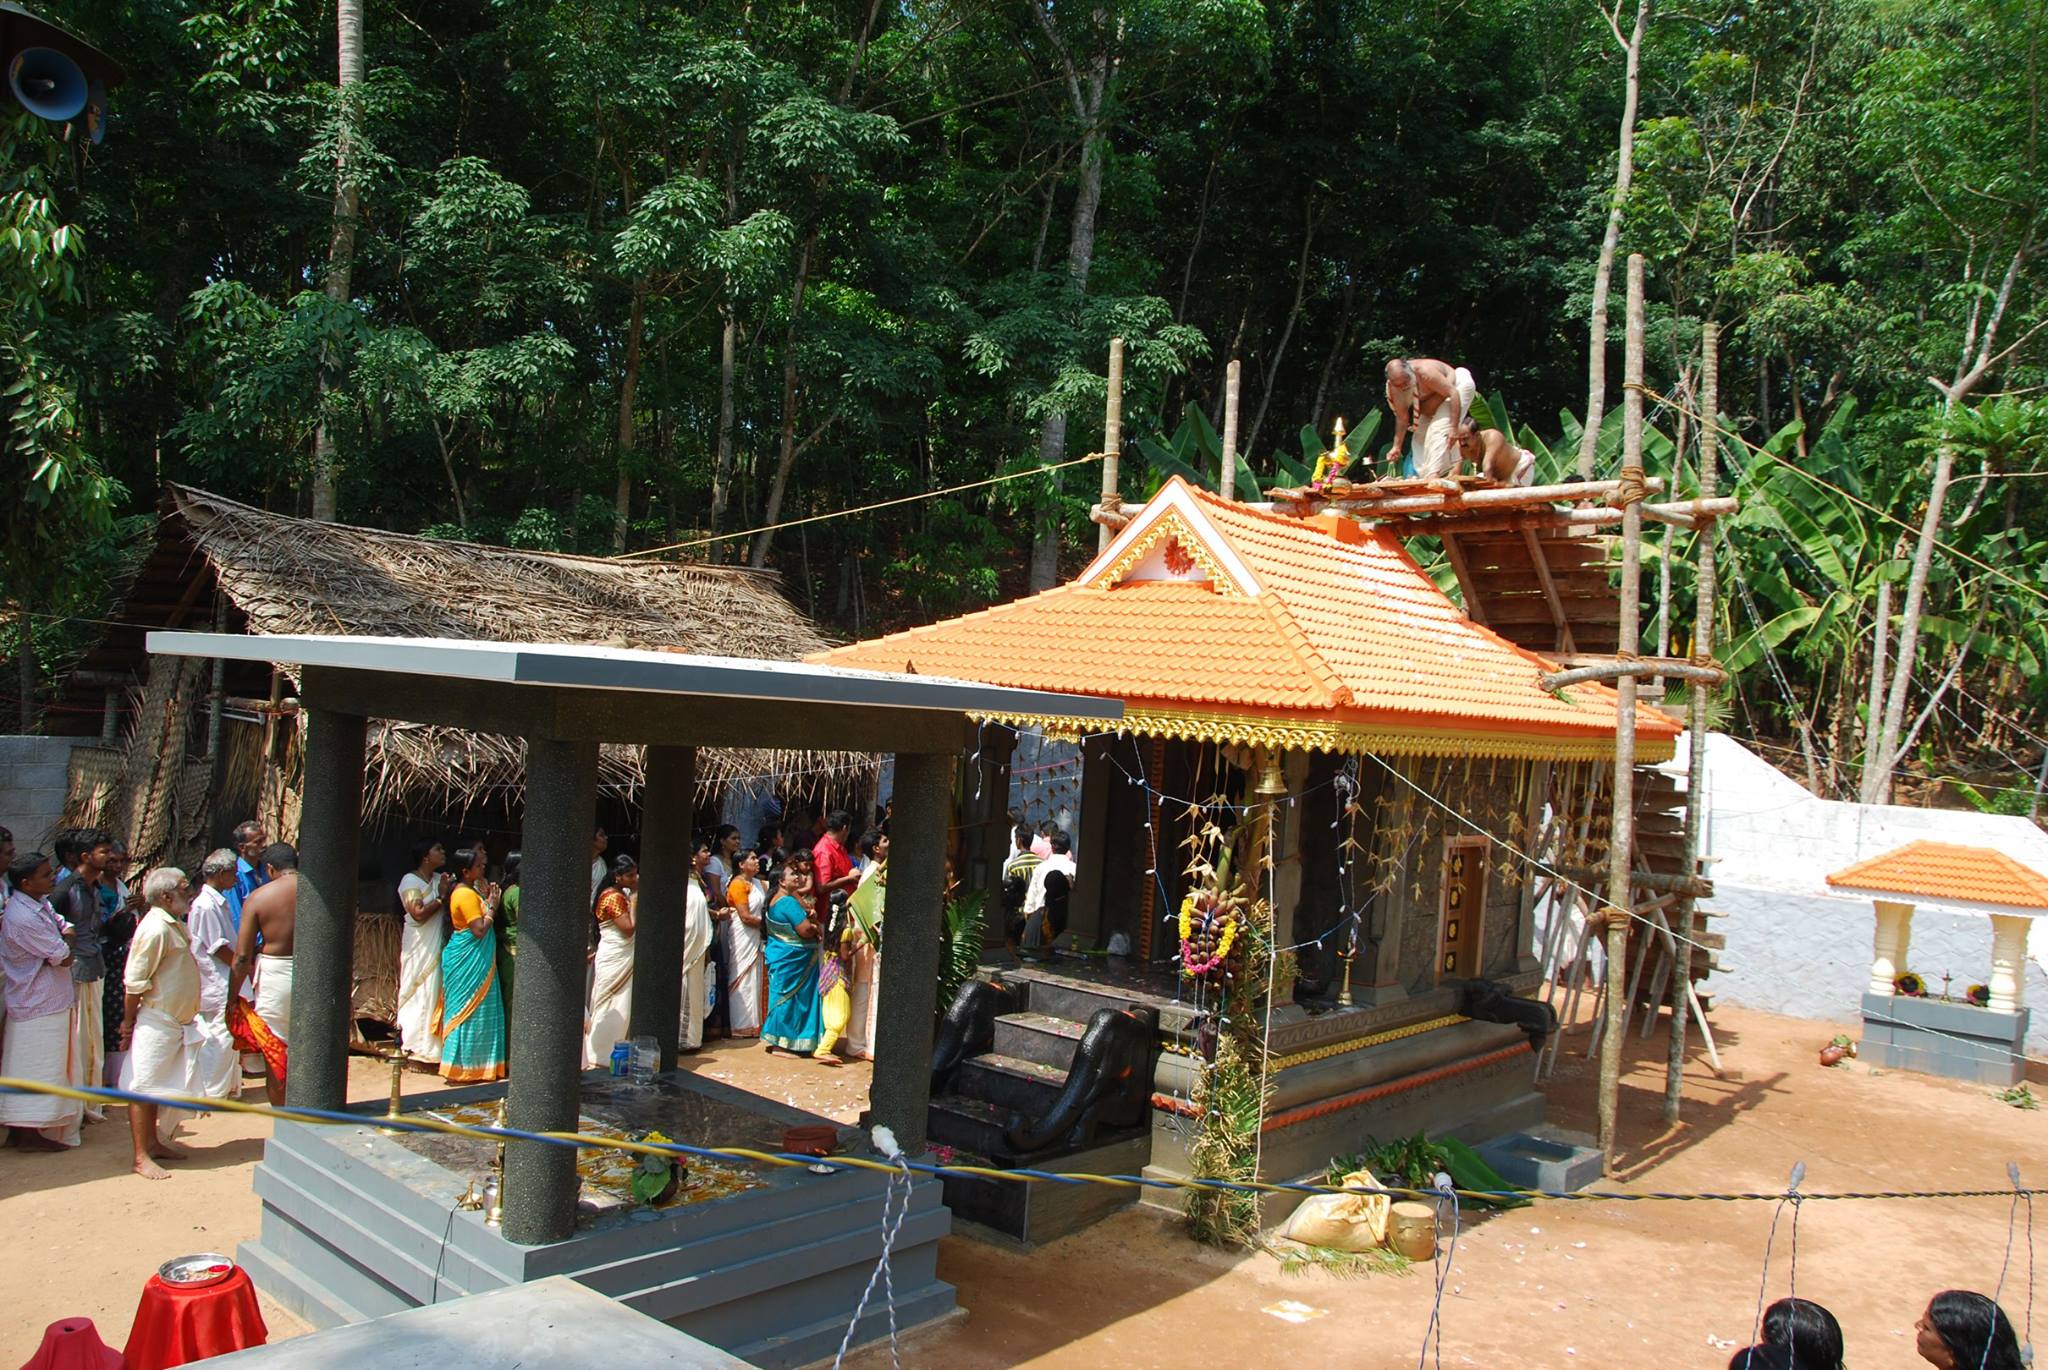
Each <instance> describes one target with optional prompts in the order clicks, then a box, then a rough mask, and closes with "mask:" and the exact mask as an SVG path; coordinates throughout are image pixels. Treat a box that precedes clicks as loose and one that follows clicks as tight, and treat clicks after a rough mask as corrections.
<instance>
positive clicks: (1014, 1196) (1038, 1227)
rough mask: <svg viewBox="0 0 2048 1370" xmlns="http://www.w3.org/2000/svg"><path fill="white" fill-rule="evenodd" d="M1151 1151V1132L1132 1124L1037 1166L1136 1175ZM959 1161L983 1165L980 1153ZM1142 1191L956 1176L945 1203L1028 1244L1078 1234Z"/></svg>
mask: <svg viewBox="0 0 2048 1370" xmlns="http://www.w3.org/2000/svg"><path fill="white" fill-rule="evenodd" d="M1151 1154H1152V1137H1151V1134H1150V1133H1149V1132H1148V1131H1146V1130H1144V1129H1142V1128H1134V1129H1132V1130H1130V1131H1129V1132H1128V1133H1126V1134H1124V1135H1123V1136H1121V1137H1116V1138H1112V1139H1110V1140H1107V1141H1105V1142H1103V1143H1102V1144H1100V1145H1098V1146H1093V1147H1090V1148H1089V1149H1088V1150H1086V1151H1076V1152H1072V1153H1070V1154H1068V1155H1064V1156H1061V1157H1059V1158H1058V1159H1056V1160H1051V1161H1043V1162H1039V1163H1037V1164H1036V1165H1034V1167H1033V1168H1034V1169H1038V1170H1050V1171H1053V1172H1055V1173H1057V1174H1073V1173H1080V1174H1087V1175H1135V1174H1137V1173H1138V1171H1139V1170H1140V1168H1142V1167H1143V1166H1144V1164H1145V1160H1146V1157H1148V1156H1150V1155H1151ZM955 1160H956V1161H957V1162H958V1163H959V1164H961V1165H985V1164H987V1162H985V1161H983V1160H982V1159H981V1158H979V1157H977V1156H972V1155H967V1154H961V1155H959V1156H956V1157H955ZM1139 1192H1140V1191H1138V1190H1136V1189H1125V1188H1120V1187H1118V1186H1114V1185H1098V1184H1075V1185H1064V1184H1054V1183H1049V1182H1046V1183H1039V1184H1024V1183H1021V1182H1019V1181H1016V1180H981V1179H975V1178H973V1177H972V1176H965V1175H962V1176H957V1177H952V1178H948V1179H947V1180H946V1181H945V1195H946V1207H947V1208H948V1209H949V1210H951V1212H952V1214H953V1216H954V1217H955V1218H958V1219H960V1220H961V1221H963V1222H971V1223H975V1224H977V1225H979V1226H980V1227H982V1228H986V1229H988V1230H989V1231H992V1232H999V1233H1001V1234H1002V1235H1003V1236H1005V1237H1009V1238H1011V1239H1012V1240H1013V1241H1015V1242H1017V1243H1019V1244H1021V1245H1023V1246H1025V1247H1031V1246H1037V1245H1040V1244H1042V1243H1044V1242H1049V1241H1053V1240H1055V1239H1056V1238H1059V1237H1064V1236H1066V1235H1067V1234H1068V1233H1069V1232H1078V1231H1080V1230H1081V1229H1082V1228H1084V1227H1086V1226H1088V1225H1089V1224H1090V1223H1092V1222H1095V1221H1096V1220H1098V1219H1100V1218H1105V1217H1107V1216H1109V1215H1110V1214H1111V1213H1114V1212H1115V1211H1116V1210H1118V1209H1120V1208H1128V1207H1130V1206H1131V1205H1132V1204H1133V1203H1136V1202H1137V1200H1138V1194H1139Z"/></svg>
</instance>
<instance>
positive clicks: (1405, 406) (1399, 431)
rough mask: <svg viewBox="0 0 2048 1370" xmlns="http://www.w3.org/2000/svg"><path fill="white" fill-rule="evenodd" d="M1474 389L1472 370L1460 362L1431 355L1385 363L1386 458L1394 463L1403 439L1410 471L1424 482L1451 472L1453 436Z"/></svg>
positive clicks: (1455, 457) (1454, 462)
mask: <svg viewBox="0 0 2048 1370" xmlns="http://www.w3.org/2000/svg"><path fill="white" fill-rule="evenodd" d="M1478 393H1479V388H1478V386H1477V385H1476V384H1474V382H1473V380H1472V373H1471V372H1470V371H1467V370H1466V369H1465V368H1464V367H1462V366H1452V365H1451V364H1450V363H1449V362H1443V361H1438V360H1437V359H1436V358H1434V357H1396V358H1394V360H1392V361H1390V362H1388V363H1387V408H1389V409H1391V410H1393V411H1394V445H1393V446H1392V447H1390V448H1388V449H1387V461H1388V462H1389V463H1390V464H1398V463H1399V462H1400V460H1401V444H1402V442H1403V441H1404V440H1405V441H1408V442H1409V457H1410V459H1411V462H1412V464H1413V466H1414V468H1415V469H1414V472H1413V474H1415V475H1418V476H1422V477H1425V478H1427V479H1430V480H1446V479H1448V478H1450V477H1451V476H1454V475H1456V474H1457V471H1458V451H1457V445H1456V443H1455V442H1454V441H1453V436H1454V435H1455V434H1456V433H1457V431H1458V425H1459V424H1460V423H1461V422H1463V421H1464V418H1465V415H1466V414H1467V413H1468V412H1470V410H1471V408H1472V399H1473V397H1474V396H1475V395H1477V394H1478ZM1411 435H1412V436H1411Z"/></svg>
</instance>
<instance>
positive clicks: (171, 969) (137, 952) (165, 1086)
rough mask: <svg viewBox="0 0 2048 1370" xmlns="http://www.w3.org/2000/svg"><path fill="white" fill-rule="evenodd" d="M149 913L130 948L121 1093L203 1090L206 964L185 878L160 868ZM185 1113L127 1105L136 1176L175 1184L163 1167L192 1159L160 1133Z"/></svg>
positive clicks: (145, 888)
mask: <svg viewBox="0 0 2048 1370" xmlns="http://www.w3.org/2000/svg"><path fill="white" fill-rule="evenodd" d="M142 898H143V902H144V903H146V904H148V905H149V912H148V913H146V914H144V915H143V918H142V924H141V926H140V927H138V928H136V930H135V940H134V941H133V942H131V943H129V944H128V967H127V970H126V971H125V972H124V975H123V978H124V980H125V985H124V988H125V989H126V990H127V994H126V996H125V998H124V1000H123V1003H122V1013H121V1048H122V1050H124V1051H126V1052H127V1053H128V1059H127V1060H126V1061H125V1062H123V1063H122V1066H121V1088H122V1089H126V1090H133V1091H135V1092H136V1093H138V1094H187V1095H189V1094H196V1093H198V1092H199V1044H200V1041H201V1036H200V1031H199V965H198V963H197V962H196V961H194V960H193V959H192V939H191V937H190V936H189V935H188V934H187V932H186V930H185V913H186V910H188V909H189V908H190V907H191V906H192V897H191V886H190V885H189V884H187V883H186V880H185V872H183V871H181V870H179V869H177V868H176V867H175V866H158V867H157V868H156V869H155V870H153V871H151V872H150V873H149V875H148V877H147V878H145V879H144V880H143V882H142ZM183 1116H184V1113H183V1111H182V1110H178V1109H173V1108H168V1107H160V1106H158V1105H156V1104H130V1105H129V1106H128V1133H129V1137H130V1139H131V1140H132V1141H133V1142H134V1145H135V1173H136V1174H138V1175H140V1176H142V1178H144V1179H145V1180H168V1179H169V1178H170V1177H171V1176H170V1172H169V1171H167V1170H165V1169H164V1168H163V1167H162V1166H160V1165H158V1164H157V1162H158V1161H176V1160H183V1159H184V1158H186V1157H187V1156H190V1155H191V1154H192V1153H191V1152H189V1151H186V1150H185V1149H184V1148H183V1147H181V1146H178V1145H177V1144H176V1143H174V1142H172V1141H170V1140H169V1139H167V1138H166V1137H164V1136H163V1135H162V1134H161V1133H160V1131H159V1128H160V1127H161V1128H167V1129H170V1130H173V1131H175V1130H176V1128H177V1123H178V1119H179V1118H181V1117H183Z"/></svg>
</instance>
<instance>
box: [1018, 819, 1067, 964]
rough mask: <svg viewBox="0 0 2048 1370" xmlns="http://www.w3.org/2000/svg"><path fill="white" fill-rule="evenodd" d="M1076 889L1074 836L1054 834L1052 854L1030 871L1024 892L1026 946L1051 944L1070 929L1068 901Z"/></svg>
mask: <svg viewBox="0 0 2048 1370" xmlns="http://www.w3.org/2000/svg"><path fill="white" fill-rule="evenodd" d="M1073 889H1074V839H1073V838H1071V837H1069V836H1067V835H1066V834H1065V833H1064V832H1055V833H1054V834H1053V835H1052V855H1051V856H1048V857H1047V858H1046V859H1045V860H1043V861H1041V862H1039V863H1038V868H1037V869H1036V870H1034V871H1032V872H1031V885H1030V888H1029V889H1027V890H1026V891H1025V892H1024V940H1023V945H1024V946H1027V947H1049V946H1051V945H1052V944H1053V943H1054V942H1056V941H1058V940H1059V937H1060V934H1061V933H1063V932H1065V931H1066V930H1067V904H1068V900H1069V898H1070V897H1071V895H1072V894H1073Z"/></svg>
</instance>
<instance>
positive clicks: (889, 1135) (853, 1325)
mask: <svg viewBox="0 0 2048 1370" xmlns="http://www.w3.org/2000/svg"><path fill="white" fill-rule="evenodd" d="M871 1135H872V1136H873V1138H874V1143H875V1150H877V1151H879V1152H881V1153H882V1155H884V1156H886V1157H887V1158H888V1159H890V1160H892V1161H894V1162H896V1164H897V1165H898V1166H900V1167H901V1169H900V1170H899V1171H898V1172H897V1173H896V1174H892V1175H890V1176H889V1180H888V1183H887V1185H886V1186H885V1187H884V1188H883V1190H882V1256H881V1259H880V1260H878V1261H876V1262H875V1268H874V1272H873V1273H872V1274H870V1275H869V1276H868V1284H867V1288H865V1289H863V1290H861V1291H860V1302H859V1303H857V1304H855V1305H854V1307H853V1317H852V1319H851V1320H850V1321H848V1322H847V1324H846V1335H845V1336H844V1337H841V1338H840V1339H839V1354H838V1355H836V1356H834V1357H833V1358H832V1367H833V1370H839V1364H840V1362H841V1361H844V1360H845V1359H846V1352H847V1348H849V1347H850V1346H852V1345H853V1337H854V1333H855V1332H857V1331H858V1330H859V1329H860V1320H861V1318H862V1317H863V1316H864V1315H865V1314H866V1313H867V1311H868V1299H869V1298H871V1297H872V1296H873V1295H874V1292H875V1282H876V1281H877V1280H879V1281H881V1284H882V1299H883V1304H884V1306H885V1307H886V1308H887V1309H888V1312H889V1364H890V1365H891V1366H892V1367H895V1370H902V1366H903V1361H902V1358H901V1353H900V1351H899V1348H898V1345H897V1334H896V1280H895V1277H894V1276H893V1275H892V1274H891V1273H890V1271H889V1256H890V1253H892V1252H893V1251H894V1250H895V1249H896V1234H897V1233H898V1232H900V1231H902V1230H903V1220H904V1219H905V1218H907V1217H909V1216H910V1198H911V1187H912V1186H913V1185H914V1184H915V1182H916V1181H915V1178H914V1176H913V1175H912V1173H911V1169H910V1165H909V1158H908V1157H906V1156H905V1155H904V1154H903V1148H902V1147H900V1146H898V1145H897V1144H896V1134H895V1133H893V1132H891V1131H890V1130H889V1129H888V1128H886V1127H877V1128H875V1129H874V1131H873V1133H872V1134H871ZM898 1175H900V1176H901V1177H902V1181H903V1203H902V1205H901V1207H897V1205H896V1181H897V1177H898ZM892 1209H893V1210H894V1211H893V1214H892Z"/></svg>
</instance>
